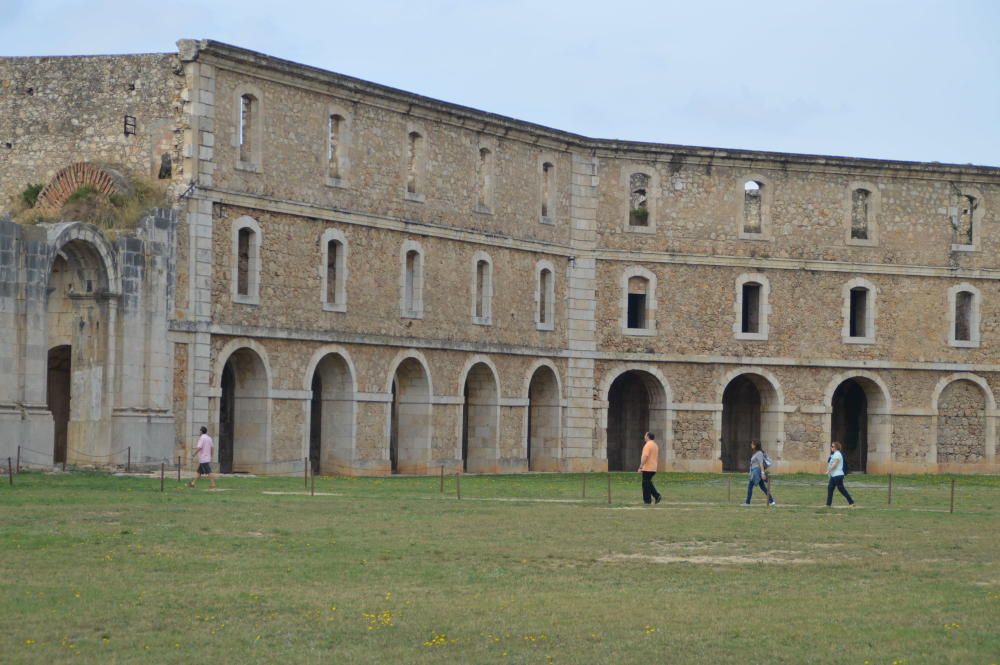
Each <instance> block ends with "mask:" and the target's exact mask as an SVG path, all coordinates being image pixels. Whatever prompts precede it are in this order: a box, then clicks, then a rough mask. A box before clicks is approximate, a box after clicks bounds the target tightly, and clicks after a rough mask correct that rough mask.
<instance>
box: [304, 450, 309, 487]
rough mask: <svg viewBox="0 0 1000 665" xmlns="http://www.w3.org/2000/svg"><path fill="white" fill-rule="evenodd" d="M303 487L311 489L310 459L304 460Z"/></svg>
mask: <svg viewBox="0 0 1000 665" xmlns="http://www.w3.org/2000/svg"><path fill="white" fill-rule="evenodd" d="M302 487H304V488H305V489H309V458H308V457H303V458H302Z"/></svg>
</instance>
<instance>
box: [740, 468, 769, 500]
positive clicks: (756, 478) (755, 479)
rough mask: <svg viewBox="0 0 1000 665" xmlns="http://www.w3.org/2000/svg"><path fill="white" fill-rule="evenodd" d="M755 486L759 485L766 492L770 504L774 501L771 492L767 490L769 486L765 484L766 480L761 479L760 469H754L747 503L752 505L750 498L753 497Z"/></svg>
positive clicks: (748, 489)
mask: <svg viewBox="0 0 1000 665" xmlns="http://www.w3.org/2000/svg"><path fill="white" fill-rule="evenodd" d="M754 485H757V486H759V487H760V488H761V489H762V490H764V494H765V495H767V500H768V503H770V502H771V501H774V498H773V497H772V496H771V492H770V490H768V489H767V484H765V483H764V479H763V478H761V477H760V469H758V468H757V467H754V468H753V469H751V470H750V483H749V484H748V485H747V503H750V498H751V497H752V496H753V488H754Z"/></svg>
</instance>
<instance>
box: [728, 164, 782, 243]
mask: <svg viewBox="0 0 1000 665" xmlns="http://www.w3.org/2000/svg"><path fill="white" fill-rule="evenodd" d="M751 180H752V181H754V182H756V183H757V184H758V185H760V191H761V197H760V233H748V232H746V231H744V230H743V223H744V221H746V220H745V219H744V205H745V202H746V184H747V183H748V182H750V181H751ZM737 188H738V190H739V196H738V200H739V206H738V207H737V210H738V211H739V213H738V215H737V231H738V237H739V239H740V240H762V241H768V242H770V241H773V240H774V233H773V231H772V227H773V224H772V223H771V208H772V206H773V203H774V183H773V181H772V180H771V178H770V177H769V176H766V175H764V174H762V173H760V172H758V171H750V172H746V173H743V174H742V175H741V176H740V178H739V179H738V180H737Z"/></svg>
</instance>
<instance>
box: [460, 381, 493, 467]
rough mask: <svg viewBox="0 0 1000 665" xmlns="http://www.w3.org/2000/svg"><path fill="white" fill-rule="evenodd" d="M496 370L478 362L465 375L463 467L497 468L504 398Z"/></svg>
mask: <svg viewBox="0 0 1000 665" xmlns="http://www.w3.org/2000/svg"><path fill="white" fill-rule="evenodd" d="M499 392H500V391H499V390H498V389H497V381H496V378H495V377H494V375H493V370H491V369H490V367H489V365H487V364H486V363H476V364H475V365H473V366H472V368H471V369H470V370H469V373H468V374H466V376H465V386H464V388H463V396H464V404H463V408H462V468H463V469H464V470H465V471H469V472H472V473H489V472H492V471H495V470H496V466H497V458H498V455H499V451H498V445H497V429H498V424H499V418H500V400H499Z"/></svg>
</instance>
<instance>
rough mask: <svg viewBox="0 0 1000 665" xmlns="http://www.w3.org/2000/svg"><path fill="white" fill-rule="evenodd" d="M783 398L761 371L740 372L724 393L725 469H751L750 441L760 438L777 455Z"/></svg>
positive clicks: (722, 435)
mask: <svg viewBox="0 0 1000 665" xmlns="http://www.w3.org/2000/svg"><path fill="white" fill-rule="evenodd" d="M779 402H780V399H779V396H778V391H777V390H776V389H775V387H774V386H773V385H772V384H771V382H770V381H769V380H768V379H767V378H765V377H764V376H761V375H760V374H754V373H745V374H740V375H738V376H736V377H734V378H733V379H731V380H730V381H729V383H728V384H726V388H725V390H724V391H723V393H722V431H721V440H720V455H719V456H720V458H721V460H722V470H723V471H744V472H745V471H749V469H750V442H751V441H754V440H757V441H760V442H761V447H762V448H763V449H764V450H765V451H769V454H770V455H771V456H772V457H774V456H775V455H776V454H777V448H778V441H779V438H780V430H781V422H780V415H781V411H780V404H779Z"/></svg>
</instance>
